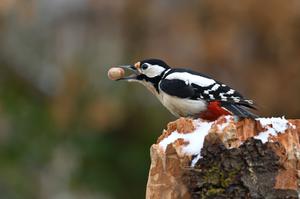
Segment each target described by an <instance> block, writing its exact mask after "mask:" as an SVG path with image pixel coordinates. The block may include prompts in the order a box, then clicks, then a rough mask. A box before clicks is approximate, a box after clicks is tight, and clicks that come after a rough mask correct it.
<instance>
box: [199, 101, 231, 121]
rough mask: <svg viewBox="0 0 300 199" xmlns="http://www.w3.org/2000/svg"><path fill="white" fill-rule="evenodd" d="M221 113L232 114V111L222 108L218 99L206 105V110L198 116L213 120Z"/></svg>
mask: <svg viewBox="0 0 300 199" xmlns="http://www.w3.org/2000/svg"><path fill="white" fill-rule="evenodd" d="M221 115H232V113H231V112H229V111H228V110H226V109H224V108H223V107H222V106H221V103H220V102H219V101H212V102H209V104H208V105H207V110H206V111H203V112H201V113H200V118H202V119H205V120H210V121H214V120H216V119H218V118H219V117H220V116H221Z"/></svg>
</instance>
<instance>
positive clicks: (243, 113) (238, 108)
mask: <svg viewBox="0 0 300 199" xmlns="http://www.w3.org/2000/svg"><path fill="white" fill-rule="evenodd" d="M222 106H223V107H224V108H226V109H227V110H228V111H230V112H232V113H233V115H236V116H238V117H242V118H257V117H258V115H255V114H254V113H252V112H250V111H249V110H248V108H247V107H244V106H242V105H238V104H231V103H224V104H222Z"/></svg>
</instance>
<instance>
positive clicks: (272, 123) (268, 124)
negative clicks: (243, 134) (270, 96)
mask: <svg viewBox="0 0 300 199" xmlns="http://www.w3.org/2000/svg"><path fill="white" fill-rule="evenodd" d="M256 120H257V121H259V122H260V124H261V126H262V127H263V128H265V129H266V131H263V132H260V133H259V134H258V135H257V136H255V137H254V138H255V139H259V140H261V141H262V143H266V142H267V141H268V138H269V137H270V135H272V136H276V135H277V134H278V133H283V132H284V131H285V130H286V129H288V128H289V127H292V128H295V125H293V124H291V123H290V122H289V121H288V120H286V119H285V118H284V117H271V118H257V119H256Z"/></svg>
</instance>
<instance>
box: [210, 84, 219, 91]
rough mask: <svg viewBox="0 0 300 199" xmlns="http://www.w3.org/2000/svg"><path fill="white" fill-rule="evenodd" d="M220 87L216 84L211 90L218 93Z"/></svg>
mask: <svg viewBox="0 0 300 199" xmlns="http://www.w3.org/2000/svg"><path fill="white" fill-rule="evenodd" d="M219 87H220V84H215V85H214V86H213V87H212V88H211V90H212V91H216V90H218V88H219Z"/></svg>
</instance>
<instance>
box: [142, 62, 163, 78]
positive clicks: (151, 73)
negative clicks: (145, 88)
mask: <svg viewBox="0 0 300 199" xmlns="http://www.w3.org/2000/svg"><path fill="white" fill-rule="evenodd" d="M164 70H165V69H164V68H163V67H160V66H157V65H152V66H149V68H148V69H147V70H145V71H144V74H145V75H147V76H148V77H155V76H158V75H160V74H161V73H162V72H163V71H164Z"/></svg>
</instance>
